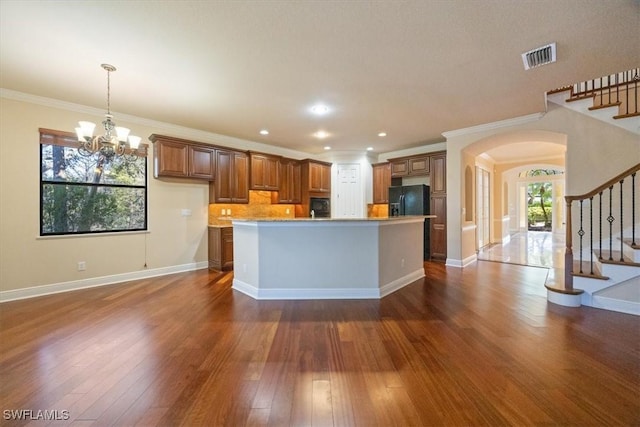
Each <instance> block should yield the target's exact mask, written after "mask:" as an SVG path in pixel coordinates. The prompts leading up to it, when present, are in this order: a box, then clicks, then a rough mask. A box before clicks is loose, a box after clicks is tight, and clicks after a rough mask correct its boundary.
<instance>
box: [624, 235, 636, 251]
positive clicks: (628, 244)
mask: <svg viewBox="0 0 640 427" xmlns="http://www.w3.org/2000/svg"><path fill="white" fill-rule="evenodd" d="M622 241H623V242H624V243H625V244H626V245H627V246H629V247H630V248H632V249H640V239H637V240H636V242H635V244H634V243H633V240H632V239H631V238H630V237H629V238H627V239H622Z"/></svg>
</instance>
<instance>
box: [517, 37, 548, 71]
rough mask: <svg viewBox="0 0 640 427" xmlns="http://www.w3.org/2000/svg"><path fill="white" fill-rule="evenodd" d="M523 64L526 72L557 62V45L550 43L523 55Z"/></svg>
mask: <svg viewBox="0 0 640 427" xmlns="http://www.w3.org/2000/svg"><path fill="white" fill-rule="evenodd" d="M522 62H523V63H524V69H525V70H528V69H530V68H535V67H539V66H541V65H545V64H551V63H552V62H556V44H555V43H550V44H548V45H546V46H542V47H539V48H537V49H533V50H530V51H529V52H525V53H523V54H522Z"/></svg>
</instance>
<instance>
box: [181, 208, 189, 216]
mask: <svg viewBox="0 0 640 427" xmlns="http://www.w3.org/2000/svg"><path fill="white" fill-rule="evenodd" d="M181 213H182V216H191V209H182V212H181Z"/></svg>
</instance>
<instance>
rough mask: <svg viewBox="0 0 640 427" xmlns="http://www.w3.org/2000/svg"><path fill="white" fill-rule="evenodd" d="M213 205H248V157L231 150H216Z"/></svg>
mask: <svg viewBox="0 0 640 427" xmlns="http://www.w3.org/2000/svg"><path fill="white" fill-rule="evenodd" d="M213 196H214V197H213V199H214V202H215V203H249V156H247V154H246V153H243V152H239V151H231V150H216V178H215V184H214V185H213Z"/></svg>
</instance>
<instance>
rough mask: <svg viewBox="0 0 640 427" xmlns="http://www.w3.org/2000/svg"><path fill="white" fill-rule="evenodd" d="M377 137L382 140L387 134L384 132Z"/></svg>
mask: <svg viewBox="0 0 640 427" xmlns="http://www.w3.org/2000/svg"><path fill="white" fill-rule="evenodd" d="M378 136H379V137H381V138H382V137H384V136H387V133H386V132H380V133H379V134H378Z"/></svg>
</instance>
